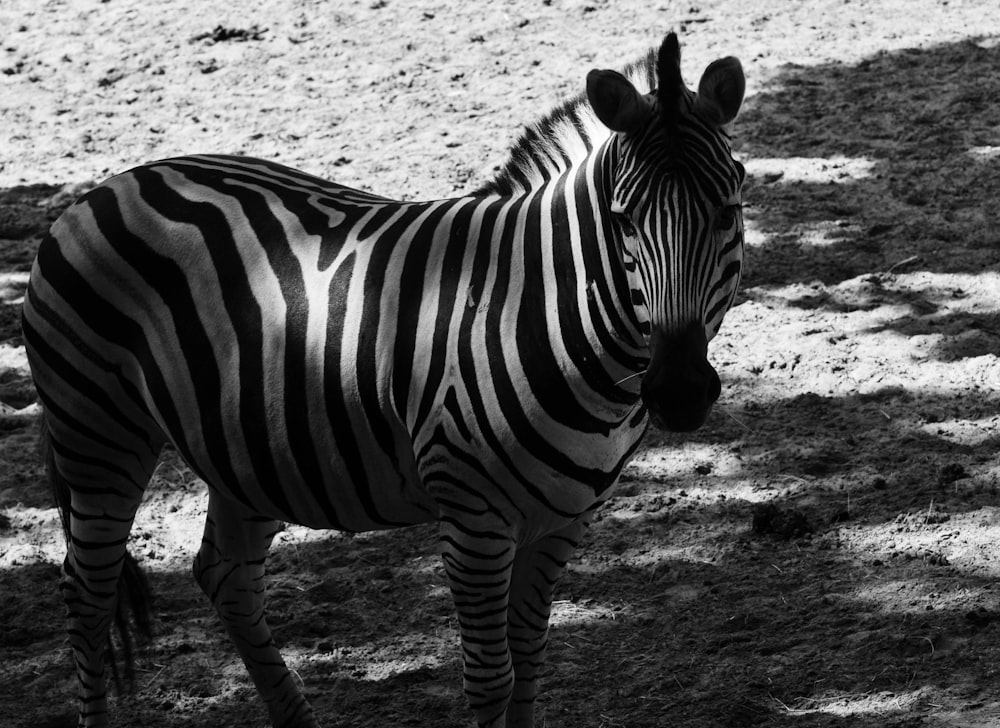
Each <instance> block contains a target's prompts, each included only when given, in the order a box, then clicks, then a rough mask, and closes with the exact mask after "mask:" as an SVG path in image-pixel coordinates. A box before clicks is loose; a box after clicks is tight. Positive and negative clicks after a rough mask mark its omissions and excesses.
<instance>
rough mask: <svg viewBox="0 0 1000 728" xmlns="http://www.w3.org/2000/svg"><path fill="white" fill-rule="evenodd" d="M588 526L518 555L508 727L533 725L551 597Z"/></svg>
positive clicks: (510, 618) (510, 620)
mask: <svg viewBox="0 0 1000 728" xmlns="http://www.w3.org/2000/svg"><path fill="white" fill-rule="evenodd" d="M589 523H590V517H589V515H588V517H587V518H586V519H585V520H580V521H576V522H575V523H572V524H571V525H569V526H567V527H566V528H564V529H562V530H560V531H556V532H554V533H550V534H549V535H547V536H545V537H543V538H542V539H540V540H538V541H536V542H535V543H532V544H529V545H527V546H521V547H520V548H518V550H517V556H516V557H515V559H514V569H513V574H512V578H511V586H510V601H509V604H508V606H507V640H508V642H509V643H510V651H511V657H512V659H513V662H514V679H515V682H514V693H513V696H512V697H511V702H510V706H509V707H508V708H507V724H506V728H531V727H532V726H533V725H534V707H535V696H536V695H537V693H538V681H537V678H538V673H539V672H540V671H541V669H542V667H543V666H544V665H545V651H546V647H547V646H548V637H549V614H550V612H551V609H552V596H553V594H554V592H555V586H556V583H557V581H558V580H559V577H560V576H562V573H563V571H564V570H565V567H566V563H567V562H568V561H569V559H570V558H571V557H572V556H573V553H574V552H575V551H576V548H577V546H578V545H579V543H580V540H581V539H582V538H583V534H584V531H586V529H587V525H588V524H589Z"/></svg>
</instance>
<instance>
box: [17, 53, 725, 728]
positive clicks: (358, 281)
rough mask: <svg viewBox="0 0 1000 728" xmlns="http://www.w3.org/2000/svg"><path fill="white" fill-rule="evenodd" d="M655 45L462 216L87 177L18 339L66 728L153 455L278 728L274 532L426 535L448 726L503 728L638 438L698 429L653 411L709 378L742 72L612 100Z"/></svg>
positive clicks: (45, 255)
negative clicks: (441, 610)
mask: <svg viewBox="0 0 1000 728" xmlns="http://www.w3.org/2000/svg"><path fill="white" fill-rule="evenodd" d="M672 38H673V36H668V40H667V41H666V42H665V44H664V47H663V48H662V49H661V51H660V53H659V55H657V54H651V55H650V57H649V58H648V59H647V60H646V61H644V62H642V63H640V64H636V65H635V66H633V67H631V68H630V69H628V74H629V76H630V77H631V79H632V80H629V79H627V78H625V77H623V76H619V75H618V74H613V76H612V75H607V74H611V72H600V74H606V75H603V76H602V75H600V74H599V75H597V76H595V77H594V78H593V79H592V83H591V84H590V91H589V97H588V98H580V99H577V100H575V101H573V102H571V103H569V104H567V105H565V106H563V107H561V108H559V109H557V110H556V111H555V112H553V113H552V114H551V115H550V116H549V117H547V118H546V119H545V120H543V121H542V122H540V123H539V124H538V125H536V126H535V127H533V128H532V129H531V130H530V131H529V132H527V133H526V135H525V136H524V138H523V139H522V140H521V141H520V142H519V143H518V144H517V146H516V147H515V148H514V150H513V151H512V154H511V159H510V161H509V162H508V164H507V165H506V167H504V169H503V171H502V172H501V173H500V175H498V177H497V179H495V180H494V181H492V182H491V183H490V184H488V185H486V186H485V187H484V188H482V189H480V190H477V191H476V192H474V193H472V194H470V195H469V196H466V197H462V198H458V199H453V200H439V201H433V202H420V203H412V202H396V201H392V200H388V199H384V198H381V197H377V196H374V195H369V194H366V193H363V192H359V191H357V190H352V189H348V188H346V187H343V186H340V185H336V184H334V183H331V182H328V181H325V180H322V179H318V178H316V177H312V176H310V175H307V174H304V173H302V172H298V171H295V170H292V169H288V168H286V167H283V166H280V165H277V164H274V163H270V162H265V161H261V160H255V159H248V158H240V157H225V156H195V157H183V158H177V159H168V160H164V161H160V162H154V163H151V164H147V165H144V166H141V167H138V168H136V169H133V170H131V171H129V172H126V173H124V174H121V175H119V176H117V177H114V178H112V179H110V180H108V181H107V182H105V183H103V184H102V185H100V186H99V187H97V188H96V189H94V190H93V191H91V192H89V193H88V194H86V195H85V196H84V197H83V198H82V199H81V200H80V201H78V202H77V203H76V204H75V205H74V206H73V207H71V208H69V209H68V210H67V211H66V212H65V213H64V215H63V216H62V217H61V218H60V219H59V220H58V221H57V222H56V224H55V225H54V226H53V228H52V230H51V234H50V235H49V236H48V237H47V238H46V239H45V240H44V241H43V243H42V244H41V246H40V248H39V252H38V258H37V260H36V263H35V266H34V268H33V271H32V274H31V280H30V284H29V287H28V292H27V295H26V297H25V305H24V333H25V340H26V343H27V347H28V354H29V359H30V362H31V366H32V371H33V374H34V377H35V381H36V384H37V387H38V391H39V395H40V397H41V399H42V402H43V404H44V407H45V413H46V414H45V417H46V423H47V427H48V430H49V433H50V440H51V446H52V451H51V452H52V456H51V466H50V472H51V477H52V478H53V480H54V482H55V484H56V486H57V492H59V493H60V494H61V504H62V506H63V510H64V513H65V517H66V524H67V528H68V534H69V553H68V555H67V559H66V567H65V576H64V580H63V590H64V593H65V596H66V599H67V604H68V605H69V628H70V641H71V644H72V646H73V650H74V654H75V657H76V661H77V665H78V674H79V676H80V685H81V688H80V691H81V692H80V705H81V712H80V725H81V726H100V725H105V724H106V723H107V704H106V699H105V685H104V677H103V673H104V664H103V653H104V651H103V647H102V645H103V643H104V641H105V638H106V635H107V634H108V629H109V620H110V615H111V612H112V609H113V607H114V606H115V604H116V596H115V584H116V583H117V581H118V579H119V575H120V573H121V572H122V569H123V564H124V565H125V566H124V568H125V570H126V573H131V570H132V562H130V561H129V559H128V557H127V555H126V549H125V545H126V540H127V537H128V533H129V530H130V528H131V523H132V518H133V517H134V514H135V511H136V508H137V507H138V504H139V501H140V498H141V495H142V492H143V489H144V487H145V485H146V483H147V481H148V479H149V476H150V474H151V473H152V470H153V468H154V466H155V463H156V459H157V456H158V454H159V451H160V448H161V447H162V446H163V445H164V444H165V443H166V442H170V443H172V444H173V445H174V446H175V447H176V448H177V449H178V451H179V452H180V453H181V455H182V456H183V458H184V460H185V461H186V462H187V463H188V464H189V465H190V467H191V468H192V469H193V470H194V471H195V472H196V473H197V474H198V475H199V476H200V477H201V478H203V479H204V480H205V482H206V483H207V484H208V487H209V491H210V494H211V496H210V505H209V513H208V519H207V524H206V529H205V536H204V539H203V542H202V547H201V550H200V551H199V554H198V557H197V560H196V563H195V575H196V577H197V578H198V580H199V583H200V584H201V586H202V587H203V589H204V590H205V591H206V593H207V594H208V595H209V596H210V597H211V599H212V600H213V602H214V603H215V605H216V608H217V610H218V611H219V614H220V616H221V618H222V619H223V621H224V623H225V624H226V626H227V629H228V630H229V632H230V634H231V635H232V637H233V640H234V642H235V643H236V645H237V647H238V649H239V650H240V652H241V654H242V656H243V658H244V661H245V662H246V664H247V668H248V670H249V671H250V673H251V675H252V677H253V679H254V681H255V683H256V685H257V687H258V690H259V691H260V693H261V695H262V697H263V698H264V700H265V701H266V703H267V705H268V709H269V711H270V713H271V718H272V720H273V722H274V724H275V725H279V726H292V725H295V726H314V725H316V723H315V720H314V719H313V717H312V712H311V709H310V708H309V706H308V704H307V703H306V702H305V700H304V699H303V697H302V696H301V693H300V692H299V690H298V689H297V688H296V686H295V684H294V681H293V680H291V679H290V678H289V673H288V671H287V669H286V668H285V667H284V664H283V663H282V662H281V658H280V655H279V654H278V651H277V649H276V648H275V647H274V645H273V643H272V641H271V636H270V631H269V630H268V628H267V626H266V622H265V621H264V620H263V614H264V603H263V587H262V584H261V580H262V578H263V569H264V560H265V558H266V555H267V550H268V547H269V545H270V542H271V539H272V537H273V535H274V534H275V532H276V531H277V529H278V522H279V521H282V520H283V521H292V522H295V523H300V524H304V525H308V526H311V527H316V528H337V529H343V530H349V531H365V530H371V529H383V528H391V527H395V526H404V525H409V524H415V523H422V522H429V521H436V522H437V523H439V524H440V530H441V548H442V553H443V559H444V563H445V566H446V570H447V573H448V576H449V580H450V585H451V589H452V593H453V595H454V599H455V605H456V609H457V612H458V615H459V623H460V627H461V634H462V642H463V648H464V656H465V685H466V692H467V695H468V698H469V702H470V704H471V706H472V709H473V711H474V712H475V715H476V718H477V720H478V721H479V724H480V725H482V726H490V727H498V726H503V725H507V726H514V725H517V726H530V725H531V710H532V704H533V700H534V696H535V691H536V684H535V675H536V673H537V671H538V669H539V668H540V666H541V665H542V663H543V660H544V649H545V641H546V634H547V624H548V614H549V609H550V605H551V600H552V591H553V588H554V585H555V582H556V580H557V578H558V576H559V574H560V573H561V571H562V569H563V567H564V565H565V563H566V561H567V560H568V559H569V558H570V556H571V555H572V553H573V551H574V550H575V548H576V546H577V544H578V543H579V541H580V539H581V537H582V534H583V531H584V529H585V527H586V524H587V523H588V522H589V520H590V517H591V514H592V513H593V511H594V509H595V508H596V507H597V506H598V505H600V503H601V502H603V501H604V500H605V499H606V498H607V497H608V496H609V495H610V494H611V492H612V490H613V486H614V485H615V483H616V482H617V478H618V475H619V473H620V471H621V469H622V467H623V466H624V465H625V463H626V462H627V461H628V459H629V457H630V456H631V454H632V453H633V451H634V450H635V448H636V447H637V445H638V443H639V441H640V439H641V437H642V435H643V432H644V431H645V428H646V426H647V421H648V418H647V408H648V409H649V411H651V412H652V413H653V414H654V416H656V417H658V418H659V417H660V413H663V416H662V420H663V421H664V422H665V423H666V424H667V426H672V425H671V422H673V420H672V419H671V417H673V416H674V415H675V414H676V415H677V416H678V417H679V418H681V419H679V420H677V421H678V422H682V423H688V422H695V423H696V424H695V426H696V425H697V424H698V423H700V419H703V417H704V415H705V414H707V408H708V407H710V405H711V401H708V402H707V404H705V403H699V404H696V405H690V404H687V403H686V401H685V402H681V401H680V400H676V401H675V399H672V397H673V395H672V394H671V393H670V392H671V391H672V390H670V387H675V388H677V387H680V388H689V387H688V385H689V384H690V382H689V378H690V377H692V376H695V375H693V374H689V373H688V372H687V370H686V369H683V368H677V367H679V366H680V365H675V363H674V362H675V360H676V361H678V362H680V361H681V360H683V361H684V362H688V363H687V364H685V366H688V365H689V364H691V362H694V365H696V366H695V369H697V368H698V367H701V368H702V369H704V367H708V370H709V371H711V374H712V375H713V376H714V370H711V367H710V366H708V364H707V361H703V360H704V356H705V354H704V346H703V345H702V343H699V342H704V343H705V344H707V340H708V339H710V338H711V337H712V336H713V335H714V334H715V332H716V331H717V330H718V327H719V324H720V323H721V321H722V317H723V315H724V314H725V312H726V310H727V309H728V308H729V306H730V304H731V303H732V299H733V295H734V294H735V290H736V285H737V282H738V279H739V273H740V260H741V254H742V224H741V221H740V217H739V191H740V185H741V183H742V171H741V170H740V168H739V166H738V164H737V163H736V162H734V160H733V159H732V156H731V153H730V148H729V139H728V136H727V134H726V132H725V130H724V128H723V126H722V124H723V123H724V122H725V121H728V120H729V119H731V117H732V116H734V115H735V111H736V108H738V106H739V102H740V100H741V98H742V72H741V71H739V67H738V64H736V65H735V66H732V65H730V67H729V70H728V71H727V72H726V80H728V81H732V80H733V79H732V78H731V77H732V76H733V75H735V74H737V73H738V76H739V78H738V81H739V83H738V85H739V89H740V90H739V98H738V99H735V100H734V99H733V98H731V95H732V94H731V93H729V92H725V91H716V92H714V93H715V95H714V96H713V92H712V90H711V89H709V91H704V90H703V89H699V94H697V95H695V94H693V93H692V92H690V91H687V90H686V89H684V88H682V87H680V88H678V89H677V90H676V91H677V93H674V94H673V95H671V94H670V93H664V91H663V89H662V88H661V90H660V92H659V93H658V94H656V95H646V94H643V93H640V92H638V91H636V90H635V89H634V85H633V84H634V83H645V84H646V85H647V86H648V85H650V84H651V83H652V80H653V77H654V75H655V74H654V67H655V66H656V65H657V63H659V65H660V66H661V70H660V73H659V75H660V77H661V82H662V77H663V71H662V65H663V63H664V62H665V60H664V59H666V62H668V63H674V64H679V55H678V53H677V52H676V39H675V38H674V39H673V40H671V39H672ZM731 60H732V59H730V61H731ZM733 69H735V70H733ZM678 73H679V71H678ZM707 75H708V74H706V76H707ZM678 79H679V75H678ZM704 84H705V81H704V79H703V85H704ZM720 98H721V100H720ZM706 99H707V102H706ZM588 100H589V102H590V103H588ZM699 103H700V104H702V105H704V104H705V103H709V110H712V109H715V108H716V107H719V108H723V112H724V111H725V108H728V107H732V113H731V114H728V118H725V117H726V116H727V115H726V114H725V113H722V114H721V117H722V121H721V123H720V121H719V119H715V120H712V118H711V114H708V115H706V114H705V113H703V111H704V109H703V108H702V107H699V105H698V104H699ZM712 104H714V106H713V105H712ZM664 105H667V106H669V107H670V108H671V109H673V112H672V113H671V114H666V115H665V114H664V113H662V112H663V108H664ZM699 109H701V110H699ZM667 117H669V119H670V121H669V123H667V122H665V119H666V118H667ZM609 126H610V127H611V128H610V129H609ZM619 127H620V128H619ZM691 331H693V332H694V333H693V334H689V333H686V332H691ZM685 337H687V338H685ZM688 339H691V341H694V342H695V343H694V344H689V343H688ZM663 342H666V343H663ZM671 342H673V343H671ZM668 350H669V351H668ZM664 351H668V353H667V354H664V353H663V352H664ZM688 368H691V367H690V366H688ZM643 372H645V374H644V375H643V376H639V375H640V373H643ZM698 376H700V374H699V375H698ZM658 380H663V381H665V382H667V383H668V385H669V386H666V387H664V388H662V391H661V387H660V386H659V385H657V384H656V382H657V381H658ZM699 381H701V380H699ZM716 381H717V378H716ZM710 399H713V400H714V397H713V398H710ZM692 408H693V409H695V410H697V411H694V412H691V413H689V412H688V411H687V410H688V409H692ZM699 418H700V419H699ZM678 429H688V425H687V424H681V425H678Z"/></svg>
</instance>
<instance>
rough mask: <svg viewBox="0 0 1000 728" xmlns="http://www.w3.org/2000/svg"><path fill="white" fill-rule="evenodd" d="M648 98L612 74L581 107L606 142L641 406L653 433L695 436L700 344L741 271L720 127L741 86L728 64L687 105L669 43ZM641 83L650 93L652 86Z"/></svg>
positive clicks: (706, 386) (734, 64) (704, 366)
mask: <svg viewBox="0 0 1000 728" xmlns="http://www.w3.org/2000/svg"><path fill="white" fill-rule="evenodd" d="M654 65H655V68H656V82H657V84H658V88H657V90H655V91H653V92H651V93H650V94H642V93H640V92H639V91H638V90H637V89H636V88H635V86H634V85H633V84H632V82H631V81H629V80H628V79H627V78H626V77H625V76H623V75H621V74H619V73H617V72H615V71H598V70H595V71H591V72H590V74H589V75H588V77H587V96H588V99H589V101H590V104H591V106H592V107H593V109H594V112H595V113H596V115H597V117H598V118H599V119H600V121H601V122H603V123H604V125H605V126H607V127H608V128H610V129H611V130H612V131H614V132H617V134H615V135H614V136H613V138H612V141H611V144H612V145H613V146H612V149H615V150H616V152H617V154H616V155H613V156H614V158H615V159H616V161H615V163H614V167H613V169H612V172H611V174H612V177H613V179H612V180H610V186H611V200H610V212H611V216H612V218H613V219H614V221H615V222H614V223H613V224H612V226H611V227H612V231H613V234H614V235H615V236H616V237H617V238H618V239H619V240H620V246H621V252H622V257H623V259H624V262H625V267H626V271H627V272H628V274H629V278H630V287H631V288H632V291H633V292H632V298H633V303H634V305H635V307H636V313H637V318H638V320H639V322H640V325H642V326H647V325H648V328H646V330H645V331H644V334H645V335H646V337H647V343H648V345H649V363H648V367H647V369H646V372H645V374H644V375H643V379H642V385H641V390H640V392H641V396H642V400H643V403H644V404H645V405H646V407H647V409H648V410H649V413H650V415H651V417H652V419H653V421H654V422H655V423H656V424H658V425H660V426H662V427H665V428H666V429H668V430H674V431H690V430H694V429H697V428H698V427H700V426H701V425H702V424H703V423H704V421H705V419H706V418H707V416H708V413H709V411H710V409H711V407H712V404H713V403H714V402H715V401H716V400H717V399H718V397H719V393H720V390H721V384H720V382H719V375H718V374H717V373H716V371H715V369H714V368H713V367H712V365H711V364H710V363H709V362H708V357H707V352H708V342H709V341H710V340H711V339H712V337H714V336H715V334H716V333H717V332H718V330H719V326H720V325H721V323H722V318H723V316H724V315H725V313H726V311H727V310H728V309H729V307H730V306H731V305H732V302H733V298H734V297H735V295H736V288H737V285H738V284H739V279H740V272H741V269H742V260H743V220H742V215H741V207H740V204H741V195H740V189H741V186H742V183H743V178H744V174H745V173H744V169H743V167H742V165H741V164H739V162H737V161H735V160H734V159H733V156H732V150H731V147H730V141H729V135H728V133H727V129H726V126H727V124H729V122H731V121H732V120H733V119H734V118H735V117H736V113H737V111H738V110H739V108H740V105H741V104H742V102H743V93H744V89H745V80H744V76H743V69H742V67H741V66H740V62H739V61H738V60H737V59H735V58H732V57H729V58H723V59H720V60H717V61H715V62H713V63H712V64H711V65H709V67H708V68H707V69H706V71H705V73H704V75H703V76H702V78H701V82H700V83H699V84H698V91H697V93H695V92H693V91H691V90H689V89H688V88H687V87H686V86H685V85H684V82H683V81H682V79H681V72H680V47H679V45H678V42H677V36H676V35H675V34H673V33H671V34H669V35H668V36H667V37H666V39H665V40H664V41H663V45H662V46H661V47H660V50H659V54H658V55H657V56H656V58H655V61H654V59H653V57H652V54H651V57H650V60H649V69H650V71H651V69H652V68H653V67H654ZM652 80H653V79H652V78H650V81H651V82H652Z"/></svg>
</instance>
